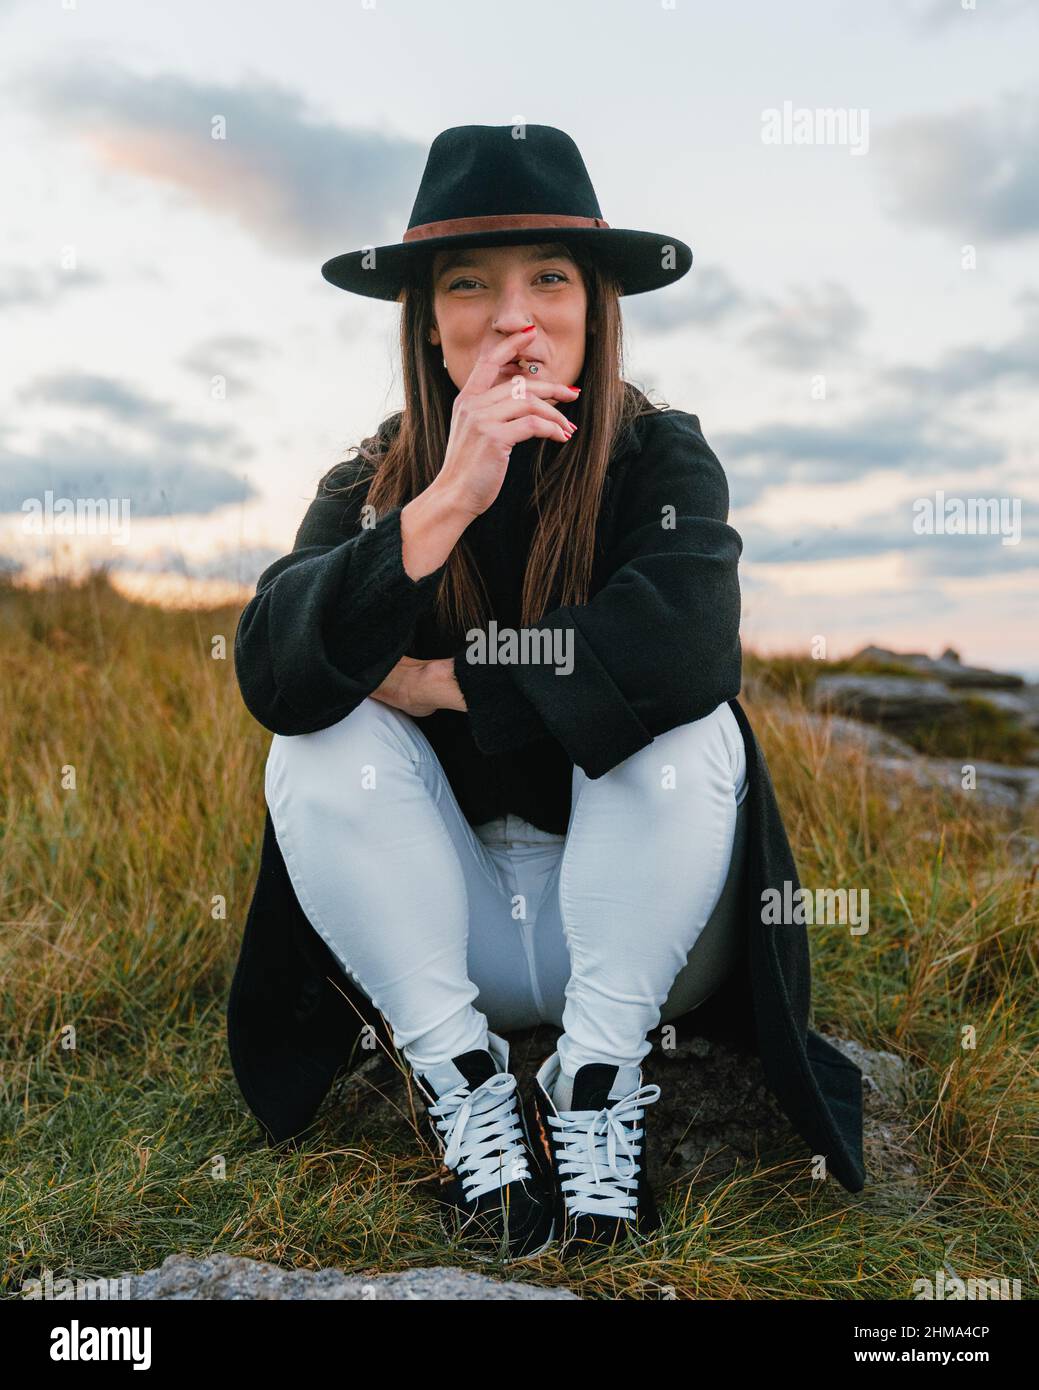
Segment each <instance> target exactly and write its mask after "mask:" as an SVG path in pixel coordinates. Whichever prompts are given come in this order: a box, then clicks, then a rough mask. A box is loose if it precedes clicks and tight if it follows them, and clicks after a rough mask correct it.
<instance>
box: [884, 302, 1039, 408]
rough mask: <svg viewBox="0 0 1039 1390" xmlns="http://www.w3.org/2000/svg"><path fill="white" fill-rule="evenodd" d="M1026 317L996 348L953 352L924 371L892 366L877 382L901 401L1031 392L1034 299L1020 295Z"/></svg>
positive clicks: (1038, 329) (1036, 350) (1037, 332)
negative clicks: (1000, 389) (999, 389)
mask: <svg viewBox="0 0 1039 1390" xmlns="http://www.w3.org/2000/svg"><path fill="white" fill-rule="evenodd" d="M1018 302H1019V303H1020V304H1021V305H1022V307H1023V308H1024V309H1025V312H1026V321H1025V323H1024V325H1023V327H1022V328H1021V329H1020V330H1019V331H1018V332H1017V333H1015V334H1013V335H1012V336H1011V337H1010V338H1008V339H1007V340H1006V341H1005V342H1003V343H1001V344H998V345H997V346H996V347H977V346H974V345H971V346H969V347H954V348H950V349H949V350H948V351H947V352H945V353H943V354H942V356H941V357H940V358H939V359H938V361H937V362H936V363H935V364H934V365H933V366H930V367H918V366H915V365H912V364H909V363H898V364H896V365H894V366H892V367H889V368H887V369H885V371H884V372H883V374H882V376H881V378H880V379H881V381H882V382H883V383H884V384H885V385H887V386H890V387H892V388H894V389H896V390H900V391H903V392H905V393H906V394H907V395H913V396H919V395H921V394H922V393H926V394H927V395H929V396H931V397H936V398H937V397H941V398H943V399H949V398H950V397H953V396H965V395H969V394H971V393H972V392H975V391H983V390H989V389H991V388H992V387H995V386H1004V385H1009V386H1024V387H1027V388H1028V389H1029V391H1033V390H1034V386H1035V382H1036V380H1037V379H1039V312H1036V310H1037V308H1039V296H1036V294H1035V292H1034V291H1030V290H1026V291H1024V292H1022V293H1021V294H1020V295H1019V296H1018Z"/></svg>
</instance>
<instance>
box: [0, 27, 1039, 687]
mask: <svg viewBox="0 0 1039 1390" xmlns="http://www.w3.org/2000/svg"><path fill="white" fill-rule="evenodd" d="M0 51H2V52H3V55H4V58H3V63H2V67H0V74H2V75H0V119H2V122H3V130H4V140H3V142H2V143H0V176H2V186H3V189H4V197H3V200H2V204H0V229H2V239H0V566H3V567H6V568H8V569H10V570H13V571H15V572H16V573H18V574H20V575H21V576H23V577H24V578H26V579H28V580H32V579H34V578H37V577H39V576H40V575H41V574H44V573H50V572H53V571H54V570H56V569H59V568H75V567H76V566H81V565H85V564H90V563H99V562H100V563H104V564H106V565H108V566H109V568H110V570H111V571H112V573H113V574H114V575H115V576H116V578H117V579H118V581H119V583H120V584H121V586H122V587H124V588H125V589H126V590H127V591H128V592H134V593H140V594H145V595H147V596H150V597H158V598H159V599H161V600H164V601H169V602H181V601H184V600H185V597H186V596H188V597H192V598H194V599H195V600H196V601H197V600H199V599H200V598H218V597H221V596H224V595H230V594H236V593H244V592H246V591H247V589H248V588H251V586H252V585H254V584H255V581H256V579H257V577H258V575H259V573H260V572H261V570H262V569H263V568H264V567H265V566H266V565H267V564H269V563H270V562H271V561H272V560H273V559H275V558H276V557H277V556H279V555H282V554H284V553H285V552H286V551H288V550H289V549H291V546H292V542H293V537H294V535H295V531H296V527H297V526H298V524H299V521H300V520H301V518H302V516H303V513H304V512H305V510H306V507H307V504H308V502H309V501H310V499H311V498H312V497H313V495H314V489H315V485H316V483H317V481H318V479H319V478H320V477H321V476H322V474H323V473H325V472H326V471H327V470H328V468H330V467H331V465H332V464H333V463H335V462H336V461H337V460H338V459H340V458H342V457H344V456H345V453H346V451H347V450H348V449H349V448H350V446H351V445H353V444H356V443H358V442H359V441H360V439H362V438H363V437H365V436H366V435H369V434H371V433H373V431H374V429H375V427H376V426H377V424H378V423H379V422H380V421H381V420H382V419H383V418H385V416H386V415H387V414H389V413H390V412H391V411H393V410H396V409H399V408H400V406H401V405H402V404H403V395H402V392H401V389H400V382H399V371H398V364H397V359H396V342H395V339H396V332H397V324H398V314H399V310H398V308H397V306H396V305H394V304H391V303H386V302H381V301H377V300H368V299H365V298H363V297H361V296H357V295H351V294H347V293H344V292H343V291H342V290H339V289H337V288H335V287H334V286H332V285H330V284H328V283H327V282H326V281H325V280H324V279H323V278H322V276H321V273H320V267H321V264H322V263H323V262H324V261H325V260H327V259H328V258H329V257H331V256H333V255H336V254H338V253H340V252H343V251H351V250H355V249H357V248H359V247H361V246H365V245H376V246H378V245H385V244H388V243H392V242H398V241H399V240H400V239H401V237H402V235H403V232H404V230H405V228H406V227H407V224H408V219H409V216H410V212H411V208H412V204H413V202H414V197H415V193H416V191H417V188H418V183H419V180H420V178H421V175H422V170H423V167H424V165H425V160H426V156H427V153H428V150H429V146H430V144H431V142H432V140H433V139H434V137H435V136H436V135H437V134H438V133H439V132H440V131H442V130H444V129H447V128H448V127H451V126H456V125H471V124H480V125H515V124H518V123H519V124H522V123H536V124H541V125H551V126H556V127H558V128H560V129H562V130H564V131H566V132H567V133H568V134H569V135H571V136H572V137H573V139H574V140H575V141H576V143H577V145H578V147H579V148H580V150H581V153H582V155H583V157H584V161H585V164H586V166H587V168H588V172H589V174H590V176H591V179H592V182H593V184H594V187H595V190H596V193H597V195H598V199H599V203H600V206H601V208H602V213H603V216H604V218H605V220H606V221H607V222H608V223H609V224H610V225H611V226H614V227H629V228H639V229H647V230H652V231H654V232H663V233H665V234H669V235H673V236H676V237H679V238H681V240H683V241H685V242H687V243H688V244H689V245H690V246H691V247H692V250H693V256H694V262H693V267H692V270H691V271H690V272H689V274H688V275H686V276H685V277H683V278H682V279H681V280H680V281H678V282H677V283H676V284H674V285H671V286H668V287H667V288H665V289H662V290H657V291H653V292H651V293H648V294H643V295H632V296H629V297H625V298H622V300H621V305H622V310H623V316H624V323H625V339H626V358H625V375H626V376H627V378H628V379H629V380H631V381H634V382H635V383H636V384H637V385H639V386H640V387H641V388H642V389H643V390H645V391H648V392H650V393H651V395H653V396H654V398H655V399H662V400H665V401H667V402H668V403H669V404H670V405H672V406H674V407H676V408H678V409H681V410H685V411H688V412H690V413H693V414H695V415H696V416H697V417H698V418H699V421H700V425H701V428H702V430H703V433H704V437H705V438H706V440H707V442H708V443H709V444H710V446H711V448H712V449H713V450H714V451H715V453H716V454H717V455H718V458H719V459H720V461H721V463H722V465H723V467H724V469H725V472H726V476H727V478H728V482H729V488H730V495H731V504H732V509H731V513H730V517H729V520H730V524H731V525H733V526H734V527H735V528H736V530H737V531H738V532H739V534H740V536H741V537H742V539H743V554H742V557H741V562H740V577H741V586H742V594H743V622H742V634H743V640H744V644H745V646H746V647H748V648H750V649H754V650H758V651H762V652H778V651H802V652H803V651H807V650H809V649H810V648H811V647H812V644H813V643H814V644H815V650H816V651H817V652H818V651H819V650H820V639H821V641H822V643H823V644H825V648H824V649H825V652H826V654H828V655H829V656H830V657H840V656H844V655H847V654H850V653H851V652H853V651H855V650H856V649H858V648H859V647H861V646H862V645H864V644H866V643H875V644H878V645H882V646H890V647H894V648H897V649H899V650H915V651H925V652H929V653H931V654H932V655H937V654H938V653H940V652H941V651H942V650H943V649H944V648H945V647H947V646H952V647H954V648H955V649H956V650H957V651H958V652H959V653H960V655H961V657H962V659H963V660H964V661H969V662H976V663H980V664H985V665H992V666H996V667H999V668H1001V669H1008V670H1014V671H1020V672H1022V673H1025V674H1029V675H1032V676H1033V677H1039V653H1037V651H1036V641H1035V634H1036V631H1037V630H1039V623H1037V621H1036V619H1037V602H1036V592H1037V579H1039V544H1037V541H1036V534H1035V531H1036V517H1037V504H1039V469H1037V466H1036V464H1037V457H1036V443H1035V440H1036V438H1037V425H1039V418H1037V417H1039V394H1037V392H1036V389H1035V387H1036V380H1037V368H1039V262H1037V258H1036V253H1037V249H1039V85H1037V82H1036V77H1035V61H1034V54H1035V53H1036V52H1037V51H1039V5H1037V4H1034V3H1032V4H1030V3H1027V0H976V4H974V5H973V6H971V5H970V4H969V0H968V6H967V7H966V8H965V7H964V5H963V3H962V0H901V2H900V3H893V2H891V3H889V2H888V0H876V2H875V3H871V4H869V5H863V4H862V3H860V0H792V3H790V4H786V5H782V6H780V5H776V4H775V3H768V2H767V0H731V3H727V4H725V5H718V4H716V3H690V0H673V3H672V2H671V0H665V3H661V0H553V3H542V0H527V3H525V4H524V5H523V6H522V7H506V6H493V5H488V4H486V3H475V0H442V3H437V4H434V3H429V0H374V3H371V2H370V0H367V2H366V0H293V3H292V4H286V3H274V2H273V0H252V3H243V2H242V0H221V3H220V4H219V5H213V4H212V3H211V0H208V2H207V3H198V0H176V3H173V2H172V0H150V3H148V4H147V5H142V4H140V3H139V0H31V2H30V0H0ZM827 111H830V112H836V113H837V114H838V116H839V117H840V121H839V123H838V124H829V123H828V122H827V121H826V120H825V113H826V112H827ZM784 112H787V113H788V117H787V120H786V124H785V127H784V122H783V120H782V115H783V113H784ZM770 113H779V119H778V120H776V119H775V118H774V117H773V116H772V115H771V114H770ZM816 113H823V114H822V115H821V116H820V115H817V114H816ZM777 129H778V134H779V138H778V139H776V138H773V136H774V135H775V134H776V131H777ZM214 133H218V134H220V135H222V137H223V138H218V139H214V138H213V136H214ZM795 137H796V138H795ZM214 383H216V385H214ZM48 493H49V494H50V496H51V498H52V499H54V498H57V499H61V498H66V499H76V498H78V497H85V498H92V499H108V498H111V499H113V501H115V500H117V499H128V501H129V503H130V504H131V505H130V508H129V512H128V514H127V517H126V518H125V525H121V526H120V525H116V524H114V523H112V524H110V525H109V526H108V528H107V529H104V528H102V529H101V530H100V531H98V532H97V533H90V532H89V530H88V528H87V527H85V526H81V528H80V531H79V532H78V533H76V534H72V535H64V534H59V531H58V528H59V527H60V524H61V523H60V522H58V523H57V524H55V523H54V521H53V509H52V512H51V513H47V511H46V498H47V494H48ZM970 499H993V500H994V502H996V503H998V505H999V506H1000V507H1001V508H1002V510H1001V511H1000V512H999V513H998V515H999V517H1000V521H999V523H998V525H997V524H996V523H995V521H994V520H993V518H994V517H995V516H996V515H997V513H996V512H992V513H991V514H989V513H985V512H983V513H982V516H983V518H984V516H985V515H988V516H989V520H988V522H987V523H986V522H985V521H984V519H983V521H982V524H981V526H980V527H979V528H978V530H977V531H976V533H974V534H950V533H949V530H948V528H947V529H946V531H945V533H944V534H943V533H942V532H941V528H940V526H931V527H930V528H929V529H927V530H922V531H921V529H920V524H921V523H920V517H921V516H926V514H927V506H928V505H930V507H931V509H932V510H933V512H934V514H935V515H937V516H938V517H939V518H941V517H942V516H948V517H950V518H951V517H952V515H953V511H954V510H955V507H956V506H957V505H959V506H961V507H966V506H968V505H969V501H970ZM950 508H951V509H952V510H949V509H950ZM113 515H115V513H113ZM952 524H954V523H953V522H952V521H951V520H950V522H949V523H948V526H951V525H952ZM34 526H35V527H36V529H35V530H34V529H33V527H34ZM243 586H245V587H243Z"/></svg>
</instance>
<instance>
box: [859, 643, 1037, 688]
mask: <svg viewBox="0 0 1039 1390" xmlns="http://www.w3.org/2000/svg"><path fill="white" fill-rule="evenodd" d="M849 659H850V660H851V661H864V662H875V663H877V664H881V663H882V664H884V665H889V664H890V665H898V666H908V667H910V668H911V669H912V670H914V671H919V672H920V673H921V674H922V675H929V676H935V677H937V678H938V679H939V680H941V681H944V683H945V684H946V685H950V686H961V687H966V686H985V687H988V688H989V689H993V690H996V689H1013V688H1016V687H1017V686H1021V685H1024V683H1025V681H1024V677H1023V676H1016V675H1013V674H1011V673H1010V672H1007V671H990V670H988V669H986V668H985V667H984V666H964V665H963V663H962V662H961V661H960V658H959V653H958V652H956V651H954V650H953V649H952V647H946V648H945V650H944V651H943V652H942V654H941V656H940V657H938V658H937V660H935V658H934V657H930V656H927V655H926V654H925V653H924V652H893V651H889V650H888V649H887V648H886V647H863V648H862V650H861V651H860V652H856V653H855V655H854V656H853V657H851V658H849Z"/></svg>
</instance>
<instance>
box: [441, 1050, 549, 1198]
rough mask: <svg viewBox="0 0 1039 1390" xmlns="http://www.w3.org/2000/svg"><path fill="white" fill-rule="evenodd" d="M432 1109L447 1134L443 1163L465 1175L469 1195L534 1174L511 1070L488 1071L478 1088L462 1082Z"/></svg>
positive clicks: (464, 1179)
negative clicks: (490, 1074) (471, 1088)
mask: <svg viewBox="0 0 1039 1390" xmlns="http://www.w3.org/2000/svg"><path fill="white" fill-rule="evenodd" d="M429 1113H430V1115H431V1116H432V1117H433V1120H434V1123H435V1125H436V1127H437V1129H438V1130H439V1131H440V1133H441V1134H442V1135H443V1139H444V1144H445V1146H446V1147H445V1152H444V1164H445V1166H446V1167H448V1168H452V1169H453V1168H455V1167H456V1166H457V1168H458V1171H459V1172H460V1173H463V1174H464V1175H465V1176H464V1177H463V1179H462V1185H463V1187H464V1188H465V1194H466V1196H467V1197H468V1198H469V1200H470V1201H475V1200H476V1198H477V1197H480V1196H482V1195H483V1194H484V1193H485V1192H495V1191H497V1190H498V1189H500V1188H502V1187H504V1186H505V1184H506V1183H510V1182H515V1181H517V1180H518V1179H520V1178H529V1177H530V1169H529V1167H528V1165H527V1153H526V1147H525V1140H524V1134H523V1128H522V1126H521V1124H520V1120H519V1113H518V1111H517V1108H516V1078H515V1077H514V1076H513V1075H512V1074H511V1072H507V1071H502V1072H498V1073H497V1074H496V1075H495V1076H491V1077H488V1078H487V1080H486V1081H483V1082H481V1083H480V1085H479V1086H477V1088H476V1090H475V1091H470V1090H469V1086H468V1083H466V1082H464V1081H463V1082H460V1083H459V1084H458V1085H457V1086H455V1087H454V1088H453V1089H452V1090H450V1091H445V1092H444V1094H443V1095H442V1096H440V1098H439V1100H438V1101H437V1103H436V1104H435V1105H431V1106H430V1107H429Z"/></svg>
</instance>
